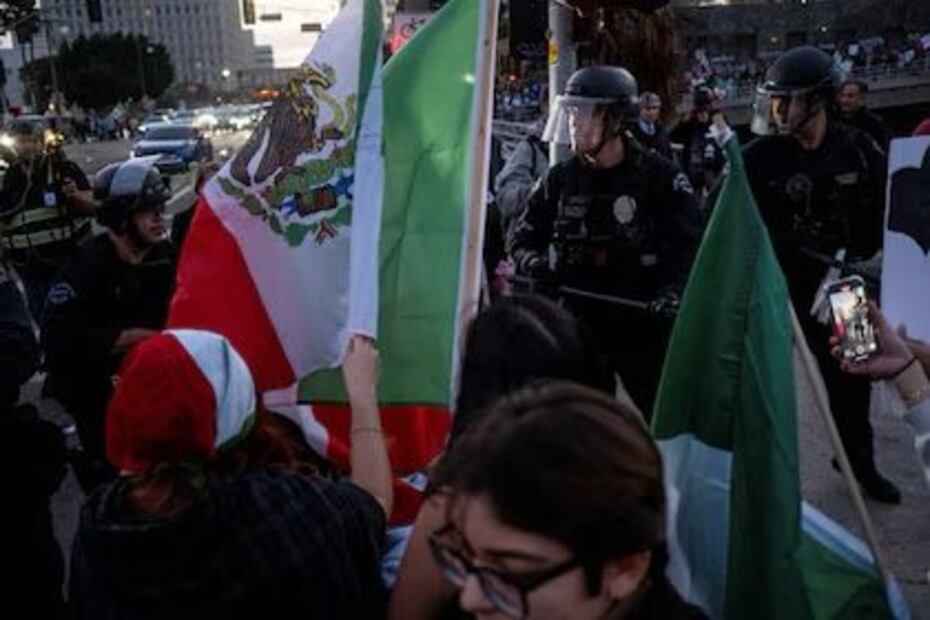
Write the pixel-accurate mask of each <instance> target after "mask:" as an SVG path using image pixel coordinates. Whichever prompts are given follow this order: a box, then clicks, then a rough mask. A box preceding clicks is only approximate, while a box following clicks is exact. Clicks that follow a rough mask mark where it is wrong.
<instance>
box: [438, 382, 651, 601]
mask: <svg viewBox="0 0 930 620" xmlns="http://www.w3.org/2000/svg"><path fill="white" fill-rule="evenodd" d="M434 478H435V480H436V482H437V484H439V485H442V486H443V487H445V488H446V489H448V490H449V492H450V493H451V497H452V500H453V503H454V502H455V501H456V499H457V498H460V497H461V496H463V495H465V496H483V497H485V498H487V499H488V501H489V502H490V503H491V505H492V506H493V508H494V511H495V513H496V514H497V516H498V518H499V519H500V520H501V521H503V522H504V523H506V524H508V525H509V526H511V527H514V528H517V529H520V530H524V531H527V532H532V533H534V534H539V535H541V536H545V537H547V538H551V539H553V540H557V541H559V542H560V543H562V544H564V545H565V546H566V547H568V548H569V549H570V550H571V551H572V553H573V554H575V555H576V556H577V557H578V558H579V559H581V560H582V562H583V564H584V565H585V567H586V575H587V579H588V588H589V590H591V591H592V592H596V591H597V590H598V588H599V586H600V568H601V566H602V565H603V563H604V562H605V561H607V560H610V559H615V558H619V557H623V556H625V555H628V554H631V553H636V552H640V551H646V550H650V551H652V550H655V551H657V552H659V553H658V554H657V555H659V556H661V555H662V554H661V551H662V549H664V541H665V488H664V486H663V478H662V459H661V456H660V454H659V450H658V447H657V446H656V444H655V442H654V441H653V439H652V437H651V436H650V435H649V432H648V431H647V429H646V427H645V425H644V424H643V422H642V420H641V419H640V418H639V416H638V414H637V413H636V412H635V411H633V410H632V409H630V408H628V407H627V406H625V405H623V404H621V403H619V402H618V401H616V400H613V399H611V398H608V397H607V396H605V395H604V394H601V393H599V392H597V391H595V390H591V389H589V388H586V387H583V386H580V385H577V384H572V383H567V382H555V383H549V384H534V385H532V386H530V387H527V388H524V389H523V390H520V391H519V392H517V393H515V394H513V395H511V396H508V397H505V398H502V399H501V400H499V401H497V402H496V403H494V405H493V406H492V407H491V408H490V409H489V415H486V416H484V417H483V419H482V420H481V422H480V423H479V424H477V425H476V426H475V427H474V428H473V429H472V430H471V431H470V432H468V433H467V434H466V435H465V436H464V437H463V438H462V439H461V440H460V441H459V443H458V445H456V446H455V447H454V448H453V449H452V451H451V452H450V453H449V454H448V455H447V457H446V458H445V459H443V462H442V463H441V464H440V466H439V468H438V469H437V471H436V472H435V476H434ZM653 565H655V561H654V562H653Z"/></svg>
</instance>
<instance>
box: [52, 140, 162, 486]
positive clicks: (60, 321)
mask: <svg viewBox="0 0 930 620" xmlns="http://www.w3.org/2000/svg"><path fill="white" fill-rule="evenodd" d="M94 193H95V196H96V198H97V199H98V200H99V201H100V203H101V204H100V207H99V208H98V211H97V221H98V223H99V224H101V225H102V226H104V227H105V228H106V230H105V232H103V233H102V234H100V235H98V236H96V237H94V238H93V239H91V240H89V241H88V242H87V243H85V244H83V245H82V246H80V247H79V248H78V249H77V251H76V252H75V253H74V255H73V256H72V257H71V259H70V260H69V261H68V262H67V263H66V265H65V267H64V268H63V269H62V272H61V274H60V275H59V276H58V278H57V279H56V281H55V282H54V283H53V285H52V287H51V289H50V290H49V295H48V300H47V302H46V312H45V317H44V321H43V325H42V342H43V346H44V348H45V354H46V362H47V367H48V371H49V381H50V387H51V389H52V392H53V394H54V395H55V396H56V397H57V398H58V399H59V400H60V401H61V403H62V404H63V405H64V406H65V407H66V408H67V409H68V410H69V412H70V413H71V414H72V415H73V416H74V418H75V422H76V423H77V427H78V436H79V438H80V440H81V444H82V445H83V447H84V450H85V457H86V458H85V460H83V461H82V462H80V463H76V466H75V469H76V473H77V474H78V477H79V480H80V481H81V483H82V486H83V487H84V488H85V490H89V489H90V488H92V487H94V486H95V485H96V484H98V483H100V482H103V481H105V480H106V479H107V477H108V475H109V474H110V472H109V471H108V468H107V466H106V465H105V461H104V452H103V446H104V440H103V439H104V436H103V433H104V414H105V410H106V404H107V400H108V398H109V395H110V391H111V389H112V376H113V375H114V373H115V372H116V370H117V367H118V365H119V362H120V360H121V358H122V356H123V354H124V353H125V352H126V351H127V350H128V349H130V348H131V347H132V346H133V345H135V344H136V343H137V342H139V341H140V340H142V339H144V338H146V337H147V336H149V335H151V334H152V333H153V332H154V330H159V329H161V328H162V327H163V325H164V322H165V318H166V314H167V307H168V301H169V297H170V294H171V290H172V286H173V281H174V261H173V253H172V250H171V245H170V243H169V242H168V241H167V240H166V238H167V235H166V229H165V224H164V222H163V212H164V208H165V202H166V201H167V200H168V198H169V196H170V193H169V191H168V190H167V188H166V186H165V184H164V182H163V181H162V179H161V177H160V176H159V175H158V173H157V172H156V170H155V168H154V158H139V159H131V160H128V161H125V162H122V163H116V164H111V165H109V166H107V167H105V168H104V169H103V170H101V171H100V172H98V173H97V176H96V177H95V179H94Z"/></svg>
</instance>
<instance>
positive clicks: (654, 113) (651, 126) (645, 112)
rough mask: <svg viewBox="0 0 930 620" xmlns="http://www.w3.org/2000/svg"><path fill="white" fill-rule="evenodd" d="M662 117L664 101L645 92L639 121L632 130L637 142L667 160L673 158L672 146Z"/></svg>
mask: <svg viewBox="0 0 930 620" xmlns="http://www.w3.org/2000/svg"><path fill="white" fill-rule="evenodd" d="M661 116H662V99H660V98H659V96H658V95H657V94H655V93H651V92H645V93H643V94H641V95H640V96H639V119H638V120H637V121H636V124H634V125H633V126H632V128H631V130H632V132H633V137H634V138H636V141H637V142H639V143H640V144H641V145H643V146H644V147H646V148H648V149H653V150H655V152H656V153H658V154H659V155H661V156H662V157H664V158H666V159H671V158H672V144H671V142H670V141H669V137H668V132H667V131H666V130H665V125H663V124H662V122H661V121H660V120H659V118H660V117H661Z"/></svg>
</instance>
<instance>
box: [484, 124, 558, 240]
mask: <svg viewBox="0 0 930 620" xmlns="http://www.w3.org/2000/svg"><path fill="white" fill-rule="evenodd" d="M541 125H542V123H537V124H536V126H535V127H534V128H533V130H532V131H531V132H530V134H529V135H528V136H527V137H526V138H525V139H523V140H521V141H520V142H518V143H517V146H516V147H514V150H513V152H512V153H511V154H510V157H508V158H507V161H506V163H505V164H504V167H503V169H502V170H501V171H500V173H499V174H498V175H497V177H496V178H495V179H494V192H495V203H496V204H497V207H498V209H499V210H500V212H501V216H502V217H503V219H504V222H505V226H506V224H507V223H509V221H511V220H513V219H514V218H517V217H519V216H520V215H521V214H522V213H523V210H524V209H525V208H526V202H527V199H528V198H529V196H530V192H531V191H532V189H533V186H535V185H536V183H537V181H539V179H541V178H543V177H544V176H546V173H547V172H548V171H549V154H548V153H547V152H546V144H545V143H544V142H543V141H542V130H543V127H542V126H541Z"/></svg>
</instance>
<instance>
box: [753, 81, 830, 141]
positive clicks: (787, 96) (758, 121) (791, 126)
mask: <svg viewBox="0 0 930 620" xmlns="http://www.w3.org/2000/svg"><path fill="white" fill-rule="evenodd" d="M810 92H811V91H810V89H806V90H795V91H791V90H774V89H769V88H764V87H760V88H759V89H758V90H756V98H755V101H753V106H752V123H751V125H750V130H751V131H752V133H753V134H755V135H757V136H771V135H775V134H781V135H789V134H794V133H797V132H798V130H800V128H801V127H802V126H804V125H805V124H806V123H807V121H809V120H810V119H811V118H812V117H813V116H814V114H815V111H814V110H813V102H812V101H811V97H810Z"/></svg>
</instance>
